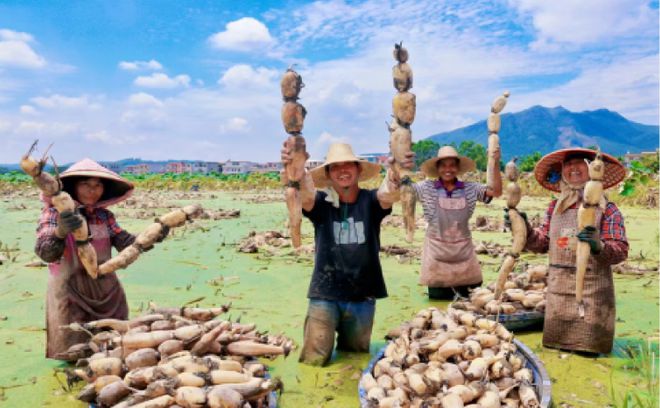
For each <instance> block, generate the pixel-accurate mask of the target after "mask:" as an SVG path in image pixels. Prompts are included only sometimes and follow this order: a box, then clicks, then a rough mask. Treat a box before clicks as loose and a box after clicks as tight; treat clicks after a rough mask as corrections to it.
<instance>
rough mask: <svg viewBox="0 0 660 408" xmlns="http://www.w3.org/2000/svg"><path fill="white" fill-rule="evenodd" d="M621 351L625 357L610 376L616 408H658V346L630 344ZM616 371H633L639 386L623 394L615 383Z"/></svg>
mask: <svg viewBox="0 0 660 408" xmlns="http://www.w3.org/2000/svg"><path fill="white" fill-rule="evenodd" d="M621 350H622V351H623V353H624V354H625V357H624V358H622V359H621V361H619V362H617V364H616V365H615V368H614V369H613V370H612V372H611V374H610V398H611V400H612V406H614V407H616V408H619V407H620V408H629V407H639V408H656V407H658V405H659V404H660V395H659V393H660V390H659V389H658V386H659V385H660V384H659V383H658V377H659V376H658V370H659V369H660V364H659V358H660V355H658V344H657V343H652V342H650V341H640V342H630V343H628V344H626V345H624V346H623V347H621ZM615 370H623V371H631V372H632V373H633V375H634V376H635V378H636V380H637V384H638V386H637V387H635V388H630V387H626V388H628V389H627V390H626V391H625V392H623V394H622V395H621V393H620V392H619V391H618V390H617V388H619V387H620V386H618V385H615V383H614V372H615Z"/></svg>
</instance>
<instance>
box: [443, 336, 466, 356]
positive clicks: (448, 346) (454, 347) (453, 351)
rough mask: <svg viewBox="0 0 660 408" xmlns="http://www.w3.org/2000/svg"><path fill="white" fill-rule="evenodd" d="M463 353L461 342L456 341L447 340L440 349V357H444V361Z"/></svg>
mask: <svg viewBox="0 0 660 408" xmlns="http://www.w3.org/2000/svg"><path fill="white" fill-rule="evenodd" d="M462 352H463V346H462V345H461V342H460V341H458V340H456V339H450V340H447V341H446V342H445V343H444V344H443V345H442V346H441V347H440V348H439V349H438V355H440V356H442V357H443V358H444V359H447V358H449V357H452V356H455V355H458V354H461V353H462Z"/></svg>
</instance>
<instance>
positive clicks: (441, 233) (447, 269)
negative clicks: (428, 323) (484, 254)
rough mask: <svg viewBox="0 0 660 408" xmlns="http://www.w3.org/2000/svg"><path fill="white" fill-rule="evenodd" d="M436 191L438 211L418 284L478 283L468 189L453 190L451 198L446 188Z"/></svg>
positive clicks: (431, 224)
mask: <svg viewBox="0 0 660 408" xmlns="http://www.w3.org/2000/svg"><path fill="white" fill-rule="evenodd" d="M433 191H434V193H435V195H436V197H434V199H433V202H434V207H435V208H434V213H433V216H432V217H431V219H430V220H429V224H428V227H427V229H426V237H425V238H424V246H423V250H422V272H421V275H420V280H419V282H420V284H422V285H426V286H428V287H431V288H449V287H454V286H465V285H474V284H478V283H480V282H481V281H482V276H481V267H480V266H479V261H478V260H477V255H476V254H475V252H474V245H473V244H472V234H471V233H470V228H469V223H468V221H469V220H470V216H471V215H472V214H471V211H470V208H469V207H468V205H467V199H466V197H465V189H455V190H453V191H452V194H451V197H450V196H448V194H447V191H446V190H445V189H442V188H441V189H434V190H433Z"/></svg>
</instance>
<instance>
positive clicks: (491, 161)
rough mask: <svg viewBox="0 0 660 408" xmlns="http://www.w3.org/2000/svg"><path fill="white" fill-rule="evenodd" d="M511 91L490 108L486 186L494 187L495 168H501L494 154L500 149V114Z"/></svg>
mask: <svg viewBox="0 0 660 408" xmlns="http://www.w3.org/2000/svg"><path fill="white" fill-rule="evenodd" d="M509 95H510V94H509V91H506V92H504V93H503V94H502V96H499V97H497V98H496V99H495V100H494V101H493V103H492V104H491V107H490V115H488V119H487V121H486V124H487V126H488V164H487V165H486V185H488V186H494V185H495V184H494V177H495V168H496V167H498V168H499V165H500V163H499V161H498V160H495V157H494V152H495V150H496V149H499V146H500V138H499V136H498V135H497V134H498V133H499V132H500V124H501V119H500V112H501V111H502V109H504V106H505V105H506V100H507V98H508V97H509Z"/></svg>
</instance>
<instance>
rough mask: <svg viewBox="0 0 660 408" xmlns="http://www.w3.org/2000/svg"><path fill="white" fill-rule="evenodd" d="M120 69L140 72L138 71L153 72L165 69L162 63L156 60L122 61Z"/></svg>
mask: <svg viewBox="0 0 660 408" xmlns="http://www.w3.org/2000/svg"><path fill="white" fill-rule="evenodd" d="M119 68H120V69H123V70H125V71H138V70H153V71H159V70H161V69H163V66H162V65H161V63H160V62H158V61H156V60H153V59H152V60H149V61H121V62H120V63H119Z"/></svg>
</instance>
